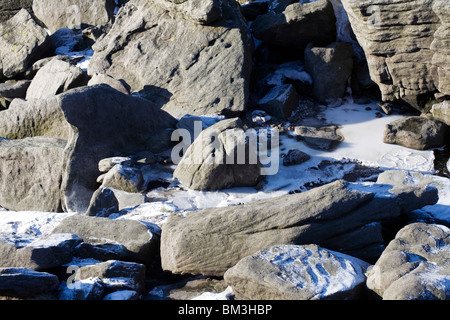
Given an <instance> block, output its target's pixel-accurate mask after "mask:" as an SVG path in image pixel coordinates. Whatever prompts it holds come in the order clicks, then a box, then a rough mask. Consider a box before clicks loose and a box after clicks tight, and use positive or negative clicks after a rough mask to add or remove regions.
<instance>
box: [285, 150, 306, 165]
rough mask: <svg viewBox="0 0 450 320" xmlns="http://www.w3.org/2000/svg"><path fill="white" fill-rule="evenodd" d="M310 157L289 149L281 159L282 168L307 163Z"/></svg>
mask: <svg viewBox="0 0 450 320" xmlns="http://www.w3.org/2000/svg"><path fill="white" fill-rule="evenodd" d="M309 159H311V157H310V156H309V155H308V154H306V153H304V152H303V151H300V150H296V149H291V150H289V151H288V153H287V154H286V156H285V157H284V158H283V165H284V166H293V165H296V164H300V163H303V162H305V161H308V160H309Z"/></svg>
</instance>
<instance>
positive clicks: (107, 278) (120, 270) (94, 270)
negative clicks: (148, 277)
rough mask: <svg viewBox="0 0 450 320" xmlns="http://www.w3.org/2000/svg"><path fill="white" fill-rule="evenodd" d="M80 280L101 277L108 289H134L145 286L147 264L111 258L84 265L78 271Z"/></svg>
mask: <svg viewBox="0 0 450 320" xmlns="http://www.w3.org/2000/svg"><path fill="white" fill-rule="evenodd" d="M77 277H78V279H79V280H84V279H89V278H97V277H98V278H100V279H101V280H102V282H103V285H104V287H105V289H106V290H110V291H111V290H113V291H118V290H133V291H136V292H142V290H143V289H144V288H145V266H144V265H143V264H139V263H134V262H125V261H117V260H109V261H105V262H100V263H96V264H94V265H89V266H83V267H81V268H80V269H79V270H78V271H77Z"/></svg>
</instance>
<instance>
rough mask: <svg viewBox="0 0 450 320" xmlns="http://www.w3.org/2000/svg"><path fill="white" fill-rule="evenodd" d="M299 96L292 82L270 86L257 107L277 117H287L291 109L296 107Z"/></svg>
mask: <svg viewBox="0 0 450 320" xmlns="http://www.w3.org/2000/svg"><path fill="white" fill-rule="evenodd" d="M299 100H300V96H299V95H298V93H297V91H296V90H295V87H294V86H293V85H292V84H285V85H281V86H276V87H274V88H272V89H271V90H270V91H269V92H268V93H267V94H266V95H265V96H264V97H263V98H262V99H261V100H259V101H258V109H261V110H263V111H266V112H267V113H268V114H270V115H272V116H275V117H277V118H279V119H287V118H289V117H290V116H291V114H292V111H294V110H295V109H296V108H297V107H298V102H299Z"/></svg>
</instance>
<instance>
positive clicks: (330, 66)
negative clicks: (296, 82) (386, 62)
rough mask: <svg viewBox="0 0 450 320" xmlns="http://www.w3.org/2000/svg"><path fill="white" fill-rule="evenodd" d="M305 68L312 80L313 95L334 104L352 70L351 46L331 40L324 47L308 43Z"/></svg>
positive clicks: (342, 95) (343, 90)
mask: <svg viewBox="0 0 450 320" xmlns="http://www.w3.org/2000/svg"><path fill="white" fill-rule="evenodd" d="M305 69H306V71H307V72H308V74H310V75H311V77H312V80H313V94H314V97H315V98H316V99H317V100H318V101H319V102H321V103H323V104H325V105H330V104H331V105H333V104H336V103H337V101H339V100H340V99H342V98H343V97H344V95H345V93H346V90H347V86H348V84H349V81H348V80H349V79H350V76H351V75H352V71H353V47H352V45H351V44H349V43H345V42H333V43H331V44H329V45H327V46H326V47H314V46H313V45H312V44H309V45H308V46H307V48H306V50H305Z"/></svg>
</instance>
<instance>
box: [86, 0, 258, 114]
mask: <svg viewBox="0 0 450 320" xmlns="http://www.w3.org/2000/svg"><path fill="white" fill-rule="evenodd" d="M196 2H199V3H202V2H203V3H216V2H215V1H208V0H201V1H200V0H198V1H193V0H189V1H186V2H184V3H185V4H186V5H190V4H192V5H194V4H195V3H196ZM161 3H165V5H173V6H179V4H171V3H169V2H168V1H163V0H158V1H156V0H155V1H140V2H139V1H137V2H129V3H127V4H126V5H125V6H124V7H123V8H122V9H121V10H120V12H119V13H118V15H117V17H116V22H115V23H114V25H113V27H112V29H111V31H110V32H109V33H108V35H106V36H105V37H104V38H103V39H101V40H100V41H98V42H97V43H96V44H95V45H94V52H95V53H94V56H93V58H92V59H91V61H90V64H89V68H88V73H89V75H94V74H95V73H106V74H109V75H110V76H112V77H114V78H116V79H123V80H124V81H125V82H126V83H127V84H128V85H129V86H130V88H131V89H130V91H131V92H135V91H137V92H139V93H140V94H141V96H144V97H146V98H147V99H150V100H151V101H152V102H154V103H156V104H157V105H158V106H159V107H162V108H163V110H165V111H167V112H169V113H170V114H171V115H173V116H174V117H176V118H181V117H182V116H183V115H185V114H193V115H204V114H212V113H219V112H223V111H229V112H240V111H243V110H244V107H245V105H246V104H247V100H248V81H249V77H250V72H251V64H252V62H251V54H250V46H249V40H248V39H247V24H246V22H245V21H244V19H243V18H242V16H241V14H240V12H239V8H238V7H237V4H236V3H235V2H234V1H233V0H229V1H225V2H223V1H222V2H221V8H222V11H221V18H220V19H219V20H217V21H215V22H214V23H211V24H208V25H207V26H205V25H201V24H198V23H194V22H191V21H189V20H186V19H185V18H184V16H183V14H181V13H179V12H178V11H177V10H175V9H174V10H167V9H166V8H165V5H162V4H161ZM194 8H195V7H194ZM123 35H126V36H123Z"/></svg>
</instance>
